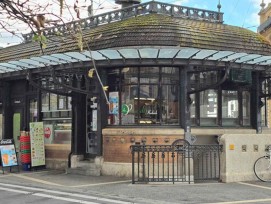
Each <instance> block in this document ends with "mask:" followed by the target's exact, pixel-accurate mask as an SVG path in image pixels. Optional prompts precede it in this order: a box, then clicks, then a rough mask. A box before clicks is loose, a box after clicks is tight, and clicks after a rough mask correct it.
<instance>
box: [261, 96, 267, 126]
mask: <svg viewBox="0 0 271 204" xmlns="http://www.w3.org/2000/svg"><path fill="white" fill-rule="evenodd" d="M268 101H269V100H264V99H263V100H262V102H263V104H264V106H263V107H262V108H261V126H262V127H266V126H267V118H266V117H267V114H266V113H267V110H266V109H267V106H266V105H265V104H266V103H267V102H268Z"/></svg>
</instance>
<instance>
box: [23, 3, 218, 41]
mask: <svg viewBox="0 0 271 204" xmlns="http://www.w3.org/2000/svg"><path fill="white" fill-rule="evenodd" d="M149 13H159V14H164V15H170V16H173V17H179V18H186V19H193V20H201V21H209V22H214V23H223V13H221V12H216V11H210V10H204V9H196V8H190V7H185V6H177V5H172V4H167V3H161V2H157V1H151V2H147V3H143V4H138V5H135V6H130V7H126V8H122V9H119V10H114V11H111V12H107V13H103V14H100V15H96V16H92V17H89V18H85V19H82V20H78V21H72V22H69V23H66V24H63V25H58V26H56V27H51V28H46V29H44V30H43V33H44V35H45V36H48V37H49V36H55V35H56V34H57V33H59V32H60V33H62V34H68V33H70V31H73V30H75V29H76V28H77V27H78V26H80V27H81V29H83V30H84V29H89V28H93V27H97V26H99V25H103V24H108V23H111V22H115V21H121V20H125V19H128V18H131V17H135V16H139V15H144V14H149ZM33 36H34V34H33V33H28V34H24V35H23V37H24V39H25V41H26V42H29V41H31V40H32V38H33Z"/></svg>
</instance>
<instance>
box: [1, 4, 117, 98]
mask: <svg viewBox="0 0 271 204" xmlns="http://www.w3.org/2000/svg"><path fill="white" fill-rule="evenodd" d="M87 1H88V2H87ZM82 3H83V4H82ZM91 3H92V4H93V1H92V0H47V1H43V0H41V1H37V0H0V10H1V12H0V30H1V29H4V30H5V31H6V32H9V33H11V34H12V35H17V36H19V37H20V35H19V34H20V31H22V30H24V31H26V32H33V33H34V37H33V41H37V42H39V44H40V48H41V51H42V53H43V49H45V48H46V42H47V38H46V37H45V36H44V35H43V29H44V28H47V27H51V26H56V25H58V24H62V25H63V24H64V25H65V23H66V22H68V21H72V20H76V19H80V17H81V15H80V14H81V12H82V11H89V8H90V6H92V8H93V5H91ZM99 6H100V7H102V4H99ZM115 8H116V7H115ZM70 34H72V35H74V39H75V40H77V42H78V47H79V49H80V50H81V51H82V49H83V44H84V43H85V45H86V46H85V47H87V49H88V50H89V51H90V48H89V46H88V43H87V41H86V40H85V39H84V37H83V34H82V29H81V28H80V26H79V27H77V28H76V29H75V30H71V31H70ZM91 60H92V61H93V66H94V67H93V69H91V70H90V73H89V75H90V76H92V74H93V71H95V72H96V74H97V77H98V79H99V81H100V84H101V86H102V87H103V91H104V95H105V97H106V93H105V91H106V89H107V88H106V87H104V86H103V84H102V82H101V79H100V77H99V74H98V71H97V69H96V66H95V62H94V60H93V59H91ZM106 99H107V97H106ZM107 101H108V100H107Z"/></svg>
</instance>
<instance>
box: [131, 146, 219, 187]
mask: <svg viewBox="0 0 271 204" xmlns="http://www.w3.org/2000/svg"><path fill="white" fill-rule="evenodd" d="M131 151H132V183H133V184H134V183H139V182H142V183H148V182H172V183H174V182H187V183H191V182H197V181H205V180H217V181H218V180H219V178H220V156H219V155H220V152H221V151H222V146H220V145H189V144H188V143H184V144H178V143H176V144H172V145H145V144H142V145H132V146H131Z"/></svg>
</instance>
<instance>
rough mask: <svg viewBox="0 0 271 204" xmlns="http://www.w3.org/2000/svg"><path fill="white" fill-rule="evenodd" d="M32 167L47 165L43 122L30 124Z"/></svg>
mask: <svg viewBox="0 0 271 204" xmlns="http://www.w3.org/2000/svg"><path fill="white" fill-rule="evenodd" d="M30 144H31V167H36V166H44V165H45V148H44V129H43V122H33V123H30Z"/></svg>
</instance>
